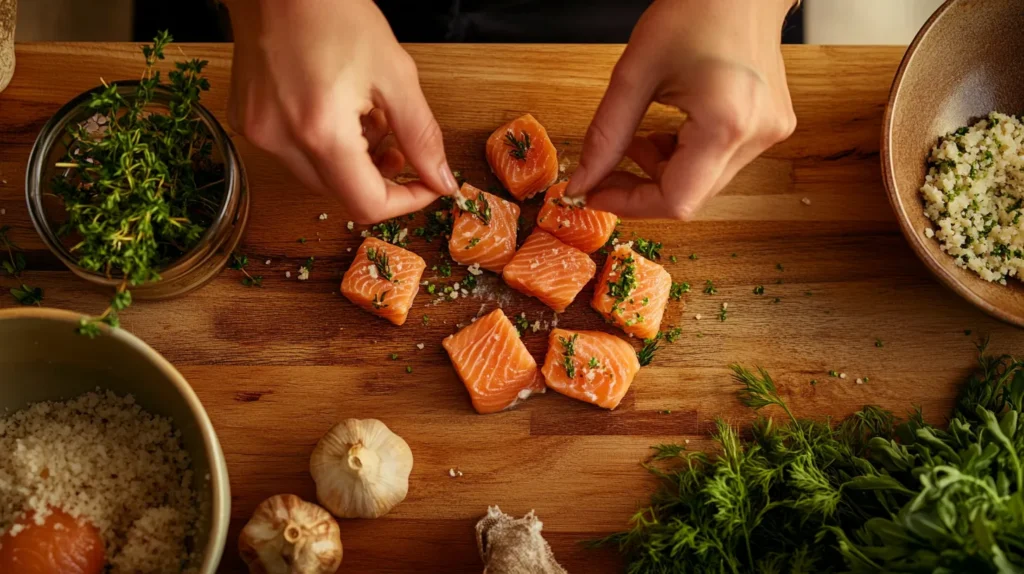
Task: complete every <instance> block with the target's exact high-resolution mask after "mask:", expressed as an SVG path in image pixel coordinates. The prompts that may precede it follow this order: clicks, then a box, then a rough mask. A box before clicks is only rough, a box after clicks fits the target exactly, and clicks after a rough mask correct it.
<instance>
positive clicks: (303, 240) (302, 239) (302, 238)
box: [298, 237, 306, 243]
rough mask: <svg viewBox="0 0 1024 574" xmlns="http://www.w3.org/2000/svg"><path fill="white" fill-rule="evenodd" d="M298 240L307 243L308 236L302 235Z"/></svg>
mask: <svg viewBox="0 0 1024 574" xmlns="http://www.w3.org/2000/svg"><path fill="white" fill-rule="evenodd" d="M298 242H299V243H305V242H306V238H305V237H300V238H299V239H298Z"/></svg>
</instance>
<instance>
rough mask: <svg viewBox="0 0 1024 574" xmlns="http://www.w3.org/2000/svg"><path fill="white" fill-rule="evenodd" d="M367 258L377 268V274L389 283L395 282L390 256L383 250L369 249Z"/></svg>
mask: <svg viewBox="0 0 1024 574" xmlns="http://www.w3.org/2000/svg"><path fill="white" fill-rule="evenodd" d="M366 257H367V259H369V260H370V262H372V263H373V264H374V265H375V266H376V267H377V273H378V274H379V275H380V276H381V277H383V278H384V279H387V280H388V281H392V280H393V278H394V275H392V273H391V262H390V260H389V259H388V254H387V253H385V252H384V250H383V249H375V248H373V247H367V248H366Z"/></svg>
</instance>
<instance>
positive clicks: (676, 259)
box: [0, 214, 679, 263]
mask: <svg viewBox="0 0 1024 574" xmlns="http://www.w3.org/2000/svg"><path fill="white" fill-rule="evenodd" d="M0 215H2V214H0ZM668 260H669V261H671V262H672V263H678V262H679V259H678V258H677V257H676V256H675V255H672V256H670V257H669V258H668Z"/></svg>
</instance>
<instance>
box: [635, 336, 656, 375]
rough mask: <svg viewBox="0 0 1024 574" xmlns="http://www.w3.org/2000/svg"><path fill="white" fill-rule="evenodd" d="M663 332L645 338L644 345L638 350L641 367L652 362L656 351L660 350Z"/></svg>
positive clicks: (637, 354) (637, 356)
mask: <svg viewBox="0 0 1024 574" xmlns="http://www.w3.org/2000/svg"><path fill="white" fill-rule="evenodd" d="M661 337H662V335H661V333H658V334H657V336H654V337H651V338H650V339H644V346H643V348H641V349H640V350H639V351H637V352H636V358H637V360H638V361H639V362H640V366H641V367H646V366H647V365H650V364H651V361H653V360H654V353H656V352H658V349H659V348H660V347H659V342H660V341H661Z"/></svg>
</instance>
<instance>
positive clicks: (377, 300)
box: [371, 289, 391, 309]
mask: <svg viewBox="0 0 1024 574" xmlns="http://www.w3.org/2000/svg"><path fill="white" fill-rule="evenodd" d="M390 292H391V289H388V290H387V291H384V292H382V293H379V294H374V296H373V301H372V303H371V304H372V305H373V308H374V309H383V308H385V307H387V306H388V304H387V303H385V302H384V298H385V297H387V296H388V293H390Z"/></svg>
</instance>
